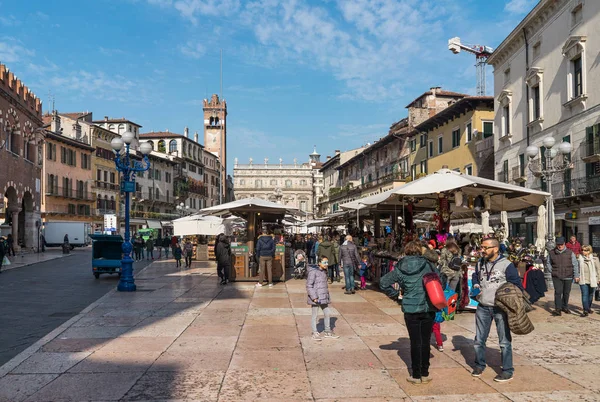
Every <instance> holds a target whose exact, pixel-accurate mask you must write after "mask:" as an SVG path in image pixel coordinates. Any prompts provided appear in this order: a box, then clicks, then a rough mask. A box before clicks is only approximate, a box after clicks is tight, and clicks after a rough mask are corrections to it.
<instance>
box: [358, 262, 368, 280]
mask: <svg viewBox="0 0 600 402" xmlns="http://www.w3.org/2000/svg"><path fill="white" fill-rule="evenodd" d="M367 271H369V266H368V265H367V263H366V262H364V261H363V262H361V263H360V272H359V274H360V276H366V275H367Z"/></svg>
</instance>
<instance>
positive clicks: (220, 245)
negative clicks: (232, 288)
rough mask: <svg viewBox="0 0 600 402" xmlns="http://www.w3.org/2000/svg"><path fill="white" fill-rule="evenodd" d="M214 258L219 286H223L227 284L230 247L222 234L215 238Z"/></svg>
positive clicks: (229, 267)
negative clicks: (219, 281)
mask: <svg viewBox="0 0 600 402" xmlns="http://www.w3.org/2000/svg"><path fill="white" fill-rule="evenodd" d="M215 258H216V259H217V275H219V278H220V279H221V285H225V284H227V282H229V270H230V269H231V245H230V244H229V240H228V239H227V236H225V235H224V234H223V233H221V234H220V235H218V236H217V245H216V246H215Z"/></svg>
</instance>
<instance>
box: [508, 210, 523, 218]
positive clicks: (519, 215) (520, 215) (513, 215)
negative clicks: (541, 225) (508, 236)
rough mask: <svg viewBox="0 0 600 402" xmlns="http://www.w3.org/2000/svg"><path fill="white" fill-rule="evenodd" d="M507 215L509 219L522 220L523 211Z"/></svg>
mask: <svg viewBox="0 0 600 402" xmlns="http://www.w3.org/2000/svg"><path fill="white" fill-rule="evenodd" d="M506 215H507V216H508V219H521V218H522V217H523V211H515V212H508V213H507V214H506Z"/></svg>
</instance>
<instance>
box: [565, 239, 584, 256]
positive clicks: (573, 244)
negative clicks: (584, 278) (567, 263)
mask: <svg viewBox="0 0 600 402" xmlns="http://www.w3.org/2000/svg"><path fill="white" fill-rule="evenodd" d="M566 246H567V248H568V249H569V250H571V251H572V252H573V254H575V257H579V256H580V255H581V244H580V243H579V242H578V241H577V237H576V236H575V235H571V237H569V242H568V243H567V244H566Z"/></svg>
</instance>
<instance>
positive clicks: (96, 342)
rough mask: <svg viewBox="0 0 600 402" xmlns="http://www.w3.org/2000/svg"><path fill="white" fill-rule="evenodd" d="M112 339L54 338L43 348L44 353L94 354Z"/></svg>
mask: <svg viewBox="0 0 600 402" xmlns="http://www.w3.org/2000/svg"><path fill="white" fill-rule="evenodd" d="M110 341H111V340H110V339H106V338H99V339H94V338H91V339H86V338H70V339H62V338H54V339H53V340H51V341H50V342H48V343H47V344H45V345H44V346H42V348H41V351H42V352H57V353H65V352H94V351H96V350H98V349H100V348H102V347H104V346H105V345H106V344H107V342H110Z"/></svg>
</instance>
